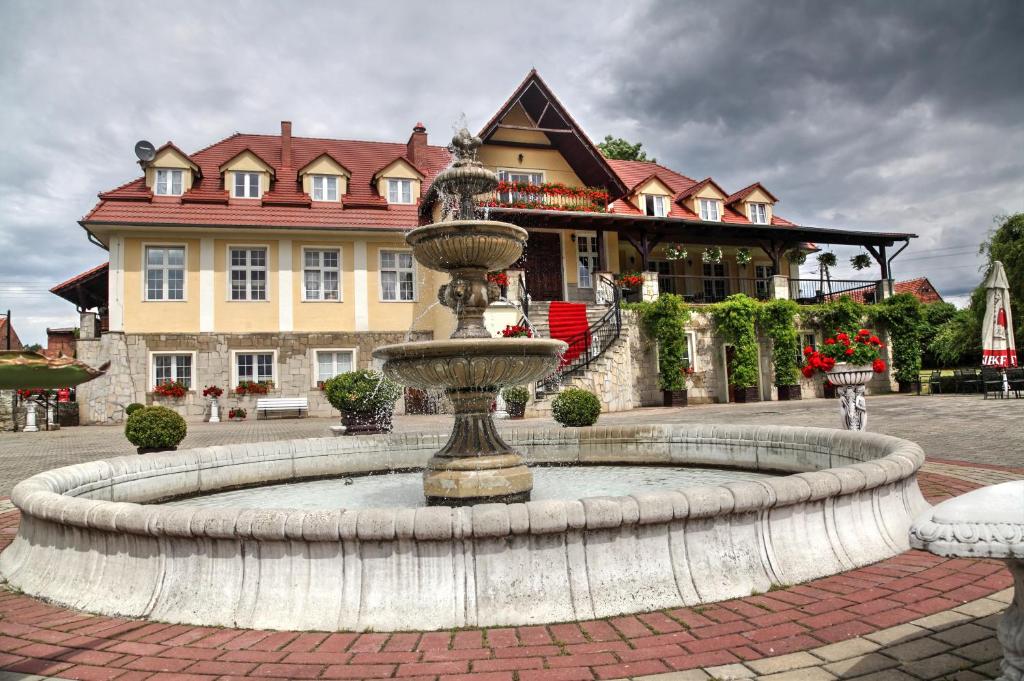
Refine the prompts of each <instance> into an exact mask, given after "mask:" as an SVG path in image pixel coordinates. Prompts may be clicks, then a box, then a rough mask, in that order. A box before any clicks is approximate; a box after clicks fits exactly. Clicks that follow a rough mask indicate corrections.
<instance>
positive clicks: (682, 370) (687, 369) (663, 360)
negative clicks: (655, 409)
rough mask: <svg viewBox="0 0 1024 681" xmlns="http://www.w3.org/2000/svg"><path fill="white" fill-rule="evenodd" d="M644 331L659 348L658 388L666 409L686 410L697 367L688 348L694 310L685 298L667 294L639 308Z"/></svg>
mask: <svg viewBox="0 0 1024 681" xmlns="http://www.w3.org/2000/svg"><path fill="white" fill-rule="evenodd" d="M636 309H637V310H638V311H639V312H640V320H641V322H642V323H643V327H644V331H645V332H646V333H647V334H648V335H649V336H651V337H653V338H654V340H655V342H656V343H657V345H658V385H659V387H660V388H661V390H662V401H663V404H664V405H665V406H666V407H685V406H686V405H687V397H686V395H687V393H686V391H687V390H688V389H689V385H690V381H691V379H692V377H693V367H691V366H690V361H689V352H688V348H687V343H688V339H687V336H686V325H687V323H688V322H689V321H690V308H689V306H687V304H686V301H684V300H683V298H682V297H681V296H678V295H676V294H674V293H665V294H662V295H661V296H659V297H658V298H657V299H656V300H653V301H651V302H649V303H640V304H638V305H637V306H636Z"/></svg>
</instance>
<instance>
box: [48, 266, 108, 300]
mask: <svg viewBox="0 0 1024 681" xmlns="http://www.w3.org/2000/svg"><path fill="white" fill-rule="evenodd" d="M109 267H110V263H109V262H105V263H103V264H100V265H96V267H93V268H92V269H91V270H86V271H85V272H82V273H81V274H76V275H75V276H73V277H71V278H70V279H68V280H67V281H63V282H61V283H59V284H57V285H56V286H54V287H53V288H51V289H50V293H57V292H58V291H61V290H63V289H67V288H71V287H72V286H74V285H75V284H80V283H82V282H83V281H87V280H89V279H92V278H93V277H94V276H96V275H97V274H100V273H101V272H106V271H107V269H109Z"/></svg>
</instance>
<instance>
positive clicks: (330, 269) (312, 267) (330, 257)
mask: <svg viewBox="0 0 1024 681" xmlns="http://www.w3.org/2000/svg"><path fill="white" fill-rule="evenodd" d="M340 261H341V251H339V250H338V249H336V248H335V249H308V250H304V251H303V266H302V282H303V283H302V299H303V300H341V290H340V284H339V274H340V267H339V265H340Z"/></svg>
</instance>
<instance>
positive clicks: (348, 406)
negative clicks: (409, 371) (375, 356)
mask: <svg viewBox="0 0 1024 681" xmlns="http://www.w3.org/2000/svg"><path fill="white" fill-rule="evenodd" d="M324 394H325V395H327V401H328V402H330V403H331V406H332V407H334V408H335V409H337V410H338V411H340V412H342V413H349V414H376V413H381V412H385V411H386V412H388V413H390V412H391V411H393V410H394V408H395V402H397V401H398V398H399V397H401V396H402V387H401V386H400V385H398V384H397V383H395V382H394V381H392V380H391V379H390V378H388V377H387V376H385V375H384V374H382V373H380V372H379V371H374V370H373V369H359V370H358V371H349V372H346V373H344V374H338V375H337V376H335V377H334V378H330V379H327V380H326V381H324Z"/></svg>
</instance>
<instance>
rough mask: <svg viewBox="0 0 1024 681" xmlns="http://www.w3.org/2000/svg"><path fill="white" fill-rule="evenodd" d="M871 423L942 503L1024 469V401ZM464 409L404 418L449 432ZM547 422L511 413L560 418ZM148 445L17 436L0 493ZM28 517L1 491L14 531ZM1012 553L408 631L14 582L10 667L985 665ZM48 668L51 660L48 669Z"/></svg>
mask: <svg viewBox="0 0 1024 681" xmlns="http://www.w3.org/2000/svg"><path fill="white" fill-rule="evenodd" d="M835 409H836V405H835V403H834V402H833V401H831V400H828V401H826V400H808V401H804V402H793V403H785V402H783V403H779V402H772V403H765V404H747V405H709V406H694V407H688V408H685V409H641V410H636V411H633V412H629V413H624V414H609V415H605V416H603V417H602V419H601V423H603V424H607V425H612V424H617V423H618V424H624V423H630V424H635V423H664V422H689V423H765V424H768V423H773V424H787V425H810V426H823V427H834V426H835V425H836V422H837V420H838V416H837V414H836V413H835ZM869 410H870V412H869V428H870V430H874V431H878V432H884V433H888V434H892V435H896V436H900V437H904V438H907V439H911V440H914V441H917V442H919V443H920V444H921V445H922V446H923V448H924V449H925V452H926V453H927V455H928V458H929V461H928V462H927V463H926V464H925V466H924V467H923V468H922V470H921V473H920V475H919V482H920V486H921V489H922V491H923V492H924V494H925V495H926V497H927V498H928V499H929V500H930V501H932V502H933V503H934V502H937V501H939V500H941V499H944V498H948V497H950V496H954V495H957V494H962V493H963V492H965V491H967V490H970V489H974V488H977V487H979V486H981V485H985V484H992V483H997V482H1002V481H1005V480H1013V479H1024V454H1022V452H1021V449H1022V447H1021V444H1022V443H1024V400H1005V401H1004V400H999V401H995V400H988V401H985V400H982V399H981V398H980V397H979V396H934V397H917V396H898V395H893V396H879V397H872V398H870V399H869ZM450 422H451V421H450V419H449V418H447V417H423V416H410V417H398V418H397V419H396V430H398V431H407V432H408V431H437V430H445V429H447V428H448V427H449V426H450ZM332 423H333V421H332V420H328V419H312V418H310V419H290V420H271V421H258V422H256V421H248V422H245V423H223V424H213V425H210V424H196V425H193V426H190V432H189V436H188V438H187V440H186V441H185V443H183V446H186V447H187V446H201V445H209V444H224V443H229V442H243V441H258V440H268V439H283V438H294V437H316V436H323V435H325V434H326V432H327V427H328V426H329V425H331V424H332ZM552 425H553V424H552V423H551V422H550V421H547V420H541V419H537V420H527V421H520V422H503V423H502V424H501V428H503V429H504V428H539V427H551V426H552ZM132 451H133V450H132V448H131V446H130V445H129V444H128V443H127V442H126V441H125V440H124V436H123V434H122V432H121V428H119V427H83V428H69V429H65V430H62V431H56V432H51V433H34V434H33V433H18V434H10V433H4V434H2V435H0V485H2V487H0V496H2V495H3V494H8V493H9V490H10V488H11V487H12V486H13V485H14V484H15V483H16V482H17V481H18V480H20V479H23V478H24V477H27V476H29V475H31V474H33V473H35V472H37V471H41V470H45V469H48V468H52V467H55V466H59V465H65V464H69V463H75V462H80V461H87V460H91V459H96V458H101V457H105V456H111V455H118V454H129V453H131V452H132ZM18 521H19V515H18V513H17V511H15V510H11V507H10V504H9V503H8V502H3V501H0V547H3V546H4V545H6V543H7V542H9V541H10V540H11V538H13V535H14V533H15V531H16V529H17V524H18ZM1009 587H1010V577H1009V574H1008V572H1007V571H1006V569H1005V568H1004V567H1003V566H1002V564H1001V563H999V562H997V561H986V560H964V559H952V560H951V559H942V558H938V557H935V556H932V555H931V554H927V553H924V552H919V551H910V552H907V553H905V554H902V555H899V556H895V557H893V558H891V559H888V560H885V561H882V562H880V563H876V564H874V565H870V566H866V567H864V568H860V569H857V570H853V571H851V572H847V573H844V574H841V575H836V576H833V577H827V578H824V579H818V580H813V581H811V582H808V583H806V584H800V585H794V586H790V587H786V588H783V589H778V590H772V591H771V592H770V593H767V594H761V595H753V596H750V597H747V598H741V599H736V600H732V601H727V602H724V603H716V604H713V605H708V606H698V607H691V608H677V609H672V610H665V611H659V612H654V613H647V614H642V615H637V616H625V617H616V618H610V619H607V620H598V621H591V622H580V623H565V624H554V625H549V626H535V627H518V628H507V629H487V630H460V631H447V632H432V633H417V632H403V633H395V634H377V633H364V634H353V633H344V632H340V633H291V632H272V631H247V630H238V629H217V628H205V627H188V626H179V625H168V624H161V623H154V622H147V621H131V620H124V619H118V618H106V617H98V616H93V615H88V614H84V613H78V612H75V611H72V610H67V609H64V608H60V607H56V606H51V605H48V604H45V603H42V602H40V601H38V600H35V599H32V598H29V597H27V596H24V595H22V594H18V593H14V592H11V591H6V590H3V589H0V681H8V680H14V679H18V680H24V679H40V678H52V679H58V678H59V679H114V680H115V681H134V680H136V679H147V680H149V681H173V680H175V679H177V680H178V681H229V680H230V679H239V678H243V677H244V678H260V679H264V680H265V681H266V680H267V679H270V680H273V679H281V680H283V679H297V678H320V679H334V678H403V679H424V680H426V679H431V680H437V679H458V680H459V681H471V680H476V681H576V680H580V681H590V680H593V679H616V678H634V679H645V680H650V681H709V680H710V679H722V680H725V679H747V678H756V679H766V680H770V681H801V680H803V681H815V680H817V679H840V678H841V679H861V680H862V681H908V680H912V679H952V680H954V681H975V680H977V679H988V678H995V677H996V676H997V675H998V674H999V657H1000V649H999V646H998V643H997V641H996V639H995V631H994V629H995V626H996V624H997V622H998V619H999V616H1000V615H999V613H1000V612H1001V611H1002V610H1003V609H1005V607H1006V604H1007V603H1008V602H1009V599H1010V597H1011V590H1010V588H1009ZM36 675H42V676H36Z"/></svg>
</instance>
